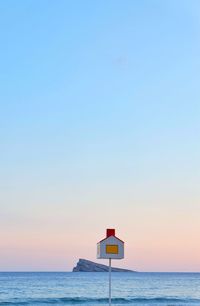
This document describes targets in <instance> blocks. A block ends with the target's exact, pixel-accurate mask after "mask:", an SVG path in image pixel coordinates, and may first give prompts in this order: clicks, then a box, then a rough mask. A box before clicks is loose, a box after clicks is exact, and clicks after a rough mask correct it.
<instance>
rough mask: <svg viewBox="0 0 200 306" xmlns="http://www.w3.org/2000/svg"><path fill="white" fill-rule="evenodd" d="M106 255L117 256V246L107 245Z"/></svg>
mask: <svg viewBox="0 0 200 306" xmlns="http://www.w3.org/2000/svg"><path fill="white" fill-rule="evenodd" d="M106 253H107V254H118V245H117V244H107V245H106Z"/></svg>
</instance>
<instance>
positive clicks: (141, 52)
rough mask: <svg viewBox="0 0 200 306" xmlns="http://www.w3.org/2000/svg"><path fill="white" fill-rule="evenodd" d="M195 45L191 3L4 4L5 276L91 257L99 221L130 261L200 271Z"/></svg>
mask: <svg viewBox="0 0 200 306" xmlns="http://www.w3.org/2000/svg"><path fill="white" fill-rule="evenodd" d="M199 37H200V2H199V1H195V0H191V1H184V0H175V1H174V0H173V1H172V0H169V1H168V0H166V1H161V0H160V1H158V0H157V1H156V0H150V1H149V0H148V1H147V0H142V1H141V0H135V1H132V0H131V1H128V0H126V1H117V0H115V1H114V0H113V1H112V0H110V1H64V0H63V1H62V0H59V1H51V0H49V1H45V0H43V1H39V0H38V1H37V0H34V1H31V0H28V1H25V0H24V1H20V0H18V1H14V0H12V1H11V0H6V1H1V2H0V44H1V47H0V104H1V111H0V140H1V141H0V156H1V158H0V212H1V213H0V237H1V236H2V239H0V241H1V242H0V252H1V256H0V270H66V269H70V268H71V265H72V264H73V262H74V261H75V260H76V259H77V257H83V256H84V257H89V258H90V259H95V252H96V249H95V247H96V246H95V243H96V242H97V241H98V240H99V238H102V237H99V236H101V235H104V230H105V228H106V227H107V226H114V227H116V228H117V229H118V230H119V233H120V234H121V236H123V237H122V238H124V240H125V241H127V253H126V254H127V257H126V261H125V262H124V264H126V265H127V266H128V267H132V268H136V269H137V270H149V271H150V270H158V271H159V270H193V271H196V270H197V269H199V267H200V261H199V258H200V248H198V249H196V243H197V242H196V239H199V235H197V234H198V233H199V232H200V226H199V221H198V219H197V216H198V215H199V214H200V205H199V201H200V192H199V179H200V161H199V156H200V141H199V135H200V86H199V84H200V40H199ZM156 224H157V227H156ZM158 233H160V236H159V237H158ZM82 235H83V236H84V239H82V238H81V236H82ZM183 235H184V237H185V242H183V241H182V242H180V241H181V239H183ZM187 235H188V236H187ZM195 235H196V236H195ZM172 237H173V239H172V240H173V241H172V240H171V238H172ZM191 237H192V241H193V243H192V242H191ZM165 247H166V248H167V250H168V251H169V252H168V257H167V258H165V254H166V250H165ZM188 249H189V250H190V251H188V252H189V253H188V256H186V257H185V258H184V259H183V260H182V261H180V258H179V257H180V255H181V254H182V253H183V252H185V250H188ZM170 250H171V253H170ZM159 252H160V253H159ZM173 252H175V253H173ZM190 252H191V253H190ZM141 253H142V255H141ZM147 253H148V254H151V256H150V259H149V258H147V257H145V254H147ZM158 254H159V259H160V260H158V258H157V257H156V256H158ZM194 254H196V255H194ZM195 256H196V257H195ZM174 258H175V259H174ZM173 259H174V260H173ZM121 264H123V263H121Z"/></svg>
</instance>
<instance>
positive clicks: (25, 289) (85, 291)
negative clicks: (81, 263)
mask: <svg viewBox="0 0 200 306" xmlns="http://www.w3.org/2000/svg"><path fill="white" fill-rule="evenodd" d="M0 305H38V306H39V305H40V306H41V305H43V306H44V305H82V306H97V305H102V306H103V305H108V273H81V272H80V273H71V272H69V273H54V272H52V273H31V272H30V273H23V272H18V273H15V272H12V273H10V272H9V273H8V272H6V273H4V272H2V273H0ZM112 305H129V306H131V305H134V306H136V305H146V306H147V305H156V306H161V305H162V306H167V305H168V306H177V305H179V306H181V305H183V306H186V305H200V273H112Z"/></svg>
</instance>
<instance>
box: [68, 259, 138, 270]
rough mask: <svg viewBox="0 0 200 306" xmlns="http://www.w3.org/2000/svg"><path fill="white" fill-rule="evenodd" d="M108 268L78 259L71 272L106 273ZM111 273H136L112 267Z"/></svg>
mask: <svg viewBox="0 0 200 306" xmlns="http://www.w3.org/2000/svg"><path fill="white" fill-rule="evenodd" d="M108 270H109V267H108V266H106V265H102V264H99V263H96V262H93V261H90V260H87V259H82V258H80V259H79V261H78V262H77V265H76V267H74V268H73V270H72V272H108ZM111 271H112V272H137V271H133V270H127V269H121V268H114V267H112V270H111Z"/></svg>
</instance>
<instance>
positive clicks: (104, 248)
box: [97, 228, 124, 306]
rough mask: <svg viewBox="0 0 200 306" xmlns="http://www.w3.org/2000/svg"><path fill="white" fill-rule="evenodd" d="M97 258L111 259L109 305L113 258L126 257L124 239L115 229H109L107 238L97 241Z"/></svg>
mask: <svg viewBox="0 0 200 306" xmlns="http://www.w3.org/2000/svg"><path fill="white" fill-rule="evenodd" d="M97 258H98V259H109V306H110V305H111V259H122V258H124V241H122V240H121V239H119V238H118V237H116V236H115V229H113V228H112V229H111V228H109V229H107V232H106V238H104V239H102V240H101V241H99V242H98V243H97Z"/></svg>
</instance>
